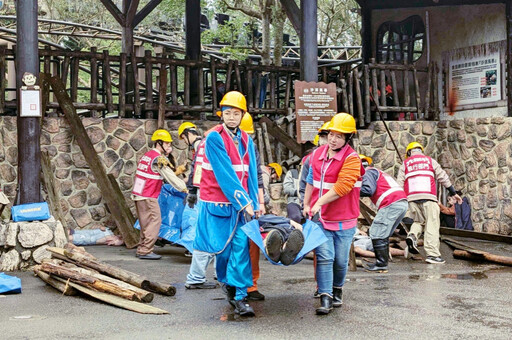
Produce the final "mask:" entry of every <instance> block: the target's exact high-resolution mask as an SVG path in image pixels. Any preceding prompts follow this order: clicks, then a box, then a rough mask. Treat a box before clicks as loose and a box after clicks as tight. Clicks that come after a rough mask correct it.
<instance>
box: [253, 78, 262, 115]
mask: <svg viewBox="0 0 512 340" xmlns="http://www.w3.org/2000/svg"><path fill="white" fill-rule="evenodd" d="M260 88H261V72H258V74H257V76H256V99H255V103H254V107H256V108H258V109H259V108H260V92H261V90H260Z"/></svg>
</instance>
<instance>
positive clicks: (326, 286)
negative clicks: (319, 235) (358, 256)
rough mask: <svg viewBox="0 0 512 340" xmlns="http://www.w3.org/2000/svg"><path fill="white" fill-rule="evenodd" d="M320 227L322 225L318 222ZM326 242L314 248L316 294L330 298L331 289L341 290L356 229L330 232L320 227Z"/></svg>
mask: <svg viewBox="0 0 512 340" xmlns="http://www.w3.org/2000/svg"><path fill="white" fill-rule="evenodd" d="M318 224H319V225H320V226H321V227H322V224H321V223H320V222H318ZM322 230H323V231H324V234H325V236H326V237H327V239H328V240H327V242H325V243H323V244H322V245H320V246H319V247H318V248H316V250H315V252H316V261H317V266H316V279H317V283H318V293H320V294H329V295H330V296H332V288H333V287H335V288H341V287H343V284H344V283H345V276H346V275H347V268H348V257H349V254H350V246H351V245H352V239H353V238H354V235H355V233H356V228H355V227H354V228H351V229H347V230H338V231H331V230H325V229H323V227H322Z"/></svg>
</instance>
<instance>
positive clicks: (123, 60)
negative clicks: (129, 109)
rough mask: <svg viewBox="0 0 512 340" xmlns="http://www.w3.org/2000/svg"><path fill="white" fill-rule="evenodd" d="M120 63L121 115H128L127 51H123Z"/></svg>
mask: <svg viewBox="0 0 512 340" xmlns="http://www.w3.org/2000/svg"><path fill="white" fill-rule="evenodd" d="M120 56H121V62H120V64H119V117H125V115H126V53H121V54H120Z"/></svg>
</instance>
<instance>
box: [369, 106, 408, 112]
mask: <svg viewBox="0 0 512 340" xmlns="http://www.w3.org/2000/svg"><path fill="white" fill-rule="evenodd" d="M373 108H374V109H375V106H373ZM379 110H381V111H382V112H409V111H411V112H416V111H418V108H417V107H416V106H379Z"/></svg>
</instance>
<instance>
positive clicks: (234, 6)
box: [222, 0, 263, 20]
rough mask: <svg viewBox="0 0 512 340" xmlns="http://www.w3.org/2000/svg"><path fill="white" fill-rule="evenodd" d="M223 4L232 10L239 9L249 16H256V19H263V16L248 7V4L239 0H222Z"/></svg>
mask: <svg viewBox="0 0 512 340" xmlns="http://www.w3.org/2000/svg"><path fill="white" fill-rule="evenodd" d="M222 2H223V3H224V5H226V8H227V9H230V10H233V11H240V12H242V13H244V14H246V15H248V16H250V17H253V18H257V19H260V20H261V19H263V16H262V15H261V13H260V12H258V11H255V10H254V9H252V8H250V7H249V6H246V5H244V4H243V3H242V1H240V0H236V1H235V3H234V4H230V3H228V2H227V1H226V0H222Z"/></svg>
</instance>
